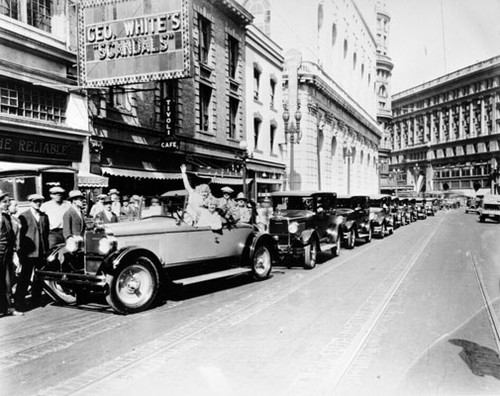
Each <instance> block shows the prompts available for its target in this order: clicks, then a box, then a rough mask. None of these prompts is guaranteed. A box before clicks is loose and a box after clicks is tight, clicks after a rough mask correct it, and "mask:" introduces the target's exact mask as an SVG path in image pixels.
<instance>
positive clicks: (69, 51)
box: [0, 1, 90, 201]
mask: <svg viewBox="0 0 500 396" xmlns="http://www.w3.org/2000/svg"><path fill="white" fill-rule="evenodd" d="M75 32H76V6H75V5H72V4H70V3H69V2H65V1H57V2H53V1H6V2H2V3H1V4H0V172H2V171H9V170H16V169H36V168H41V167H43V166H58V167H68V168H74V169H77V170H79V171H80V174H81V175H87V176H89V175H88V171H89V155H88V153H89V150H88V139H89V135H90V133H89V124H88V112H87V106H86V97H85V93H84V92H82V91H81V90H80V89H79V88H78V87H77V76H76V63H77V57H76V48H77V43H76V41H75V40H76V34H75ZM87 179H88V178H87ZM71 180H72V179H70V180H67V181H66V182H64V181H63V184H64V187H66V188H73V187H74V185H73V182H72V181H71ZM56 181H57V180H52V182H56ZM80 182H81V185H82V186H85V182H84V181H83V180H80ZM6 183H7V182H6ZM16 183H17V184H16ZM29 183H30V181H29V180H28V179H26V180H25V179H22V178H18V179H16V180H15V183H14V185H0V189H2V190H4V191H8V192H9V193H10V194H11V195H12V196H13V197H14V198H16V199H18V200H19V201H26V200H27V196H26V195H27V193H26V192H34V190H33V189H30V188H28V187H27V186H28V184H29ZM41 187H42V188H41V189H40V190H39V191H42V192H43V193H44V194H45V195H46V196H48V189H49V187H50V186H48V185H46V184H45V183H44V185H43V186H41ZM23 191H24V192H23Z"/></svg>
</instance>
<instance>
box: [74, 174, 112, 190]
mask: <svg viewBox="0 0 500 396" xmlns="http://www.w3.org/2000/svg"><path fill="white" fill-rule="evenodd" d="M78 186H79V187H87V188H99V187H108V178H107V177H106V176H100V175H96V174H94V173H89V172H83V171H80V172H78Z"/></svg>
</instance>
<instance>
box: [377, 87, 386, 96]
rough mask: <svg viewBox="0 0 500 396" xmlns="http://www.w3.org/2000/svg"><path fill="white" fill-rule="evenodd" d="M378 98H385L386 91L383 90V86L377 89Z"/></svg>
mask: <svg viewBox="0 0 500 396" xmlns="http://www.w3.org/2000/svg"><path fill="white" fill-rule="evenodd" d="M378 96H380V97H381V98H387V89H386V88H385V85H381V86H380V87H379V89H378Z"/></svg>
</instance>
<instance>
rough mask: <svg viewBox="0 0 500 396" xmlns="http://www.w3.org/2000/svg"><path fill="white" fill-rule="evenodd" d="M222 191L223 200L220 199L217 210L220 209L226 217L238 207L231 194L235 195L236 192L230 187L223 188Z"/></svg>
mask: <svg viewBox="0 0 500 396" xmlns="http://www.w3.org/2000/svg"><path fill="white" fill-rule="evenodd" d="M220 190H221V191H222V198H219V202H218V204H217V208H218V209H220V212H221V215H222V216H223V217H226V215H227V214H228V213H231V211H232V210H233V208H234V207H235V206H236V202H234V199H233V198H231V194H232V193H234V190H233V189H232V188H231V187H228V186H225V187H222V188H221V189H220Z"/></svg>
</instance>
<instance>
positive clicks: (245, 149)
mask: <svg viewBox="0 0 500 396" xmlns="http://www.w3.org/2000/svg"><path fill="white" fill-rule="evenodd" d="M240 149H241V150H242V152H237V153H236V157H237V158H239V159H240V160H241V170H242V179H243V180H242V181H243V194H244V195H245V197H247V198H248V189H247V160H248V159H249V158H252V155H251V154H250V153H249V152H248V143H247V141H246V140H242V141H241V142H240Z"/></svg>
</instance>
